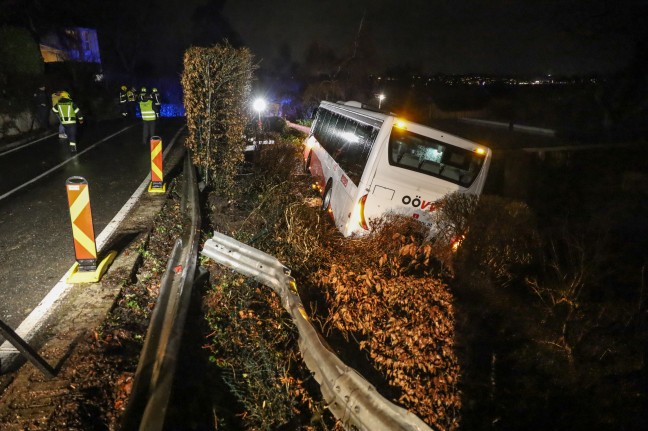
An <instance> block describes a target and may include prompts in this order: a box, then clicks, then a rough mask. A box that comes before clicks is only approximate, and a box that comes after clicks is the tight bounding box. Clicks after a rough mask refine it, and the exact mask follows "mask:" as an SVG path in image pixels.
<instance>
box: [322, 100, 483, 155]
mask: <svg viewBox="0 0 648 431" xmlns="http://www.w3.org/2000/svg"><path fill="white" fill-rule="evenodd" d="M358 105H359V106H361V107H358ZM320 106H321V107H324V108H326V109H328V110H330V111H332V112H337V113H339V114H341V115H344V116H346V117H350V118H353V119H355V120H357V121H360V122H362V123H365V124H369V125H371V126H374V127H378V128H380V127H381V126H382V124H383V123H384V122H385V120H387V119H388V118H390V117H391V118H394V119H398V116H397V115H396V114H395V113H393V112H384V111H379V110H376V109H375V108H370V107H368V106H367V105H364V104H362V103H360V102H356V101H349V102H337V103H336V102H328V101H326V100H323V101H322V102H321V103H320ZM399 120H402V121H404V122H405V125H406V126H407V127H406V128H407V129H418V130H420V131H425V132H423V134H426V135H427V134H430V135H431V136H432V137H434V138H436V139H442V140H445V139H448V138H450V139H451V140H452V143H454V145H459V146H461V147H463V148H471V149H472V148H475V147H482V148H484V149H486V148H487V147H486V146H484V145H482V144H480V143H477V142H474V141H471V140H468V139H466V138H462V137H460V136H456V135H453V134H451V133H447V132H444V131H442V130H438V129H435V128H433V127H430V126H426V125H424V124H419V123H415V122H413V121H409V120H406V119H399ZM488 151H490V150H488Z"/></svg>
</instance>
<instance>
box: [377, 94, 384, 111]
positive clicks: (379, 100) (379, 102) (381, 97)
mask: <svg viewBox="0 0 648 431" xmlns="http://www.w3.org/2000/svg"><path fill="white" fill-rule="evenodd" d="M383 100H385V95H384V94H382V93H380V94H379V95H378V109H380V106H381V105H382V101H383Z"/></svg>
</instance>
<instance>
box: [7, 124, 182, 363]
mask: <svg viewBox="0 0 648 431" xmlns="http://www.w3.org/2000/svg"><path fill="white" fill-rule="evenodd" d="M129 127H132V126H129ZM127 128H128V127H127ZM127 128H126V129H127ZM126 129H123V130H121V131H119V132H117V133H115V134H113V135H111V136H109V137H108V138H105V139H104V140H106V139H109V138H111V137H113V136H115V135H116V134H119V133H121V132H123V131H124V130H126ZM182 130H184V127H181V128H180V129H179V130H178V132H176V134H175V135H174V136H173V138H172V140H171V144H170V145H169V146H168V147H167V148H166V149H165V150H164V153H163V156H164V157H166V156H167V154H168V153H169V151H170V150H171V148H172V147H173V146H174V145H175V143H176V140H177V138H178V136H179V135H180V132H182ZM104 140H102V141H99V142H97V143H96V144H94V145H93V147H94V146H95V145H98V144H99V143H101V142H103V141H104ZM90 148H92V147H89V148H87V149H86V150H84V151H83V152H81V153H79V154H78V155H80V154H82V153H84V152H85V151H87V150H89V149H90ZM149 182H150V174H149V175H147V176H146V177H145V178H144V180H143V181H142V183H141V184H140V185H139V187H138V188H137V190H135V192H134V193H133V194H132V195H131V197H130V198H129V199H128V200H127V201H126V203H125V204H124V206H123V207H122V208H121V209H120V210H119V212H118V213H117V214H116V215H115V217H113V219H112V220H111V221H110V222H109V223H108V224H107V225H106V227H105V228H104V229H103V230H102V231H101V233H100V234H99V236H98V237H97V238H96V245H97V251H98V252H99V253H100V252H101V251H102V249H103V247H104V246H105V245H106V243H107V242H108V239H110V237H111V236H112V234H113V233H114V232H115V231H116V230H117V228H118V227H119V224H120V223H121V222H122V221H123V220H124V219H125V218H126V215H127V214H128V212H129V211H130V210H131V209H132V208H133V207H134V206H135V204H136V203H137V201H138V199H139V198H140V196H141V195H142V193H144V190H146V189H147V188H148V183H149ZM71 271H72V268H70V269H69V270H68V271H67V272H66V273H65V275H63V277H61V279H60V280H59V281H58V282H57V283H56V284H55V285H54V287H53V288H52V290H50V292H49V293H48V294H47V295H46V296H45V298H43V300H42V301H41V302H40V303H39V304H38V305H37V306H36V308H34V309H33V310H32V312H31V313H30V314H29V316H27V317H26V318H25V320H23V321H22V323H21V324H20V325H19V326H18V328H17V329H16V330H15V332H16V334H17V335H18V336H19V337H21V338H22V339H23V340H25V341H26V342H29V341H30V340H31V339H32V338H33V337H34V335H36V333H37V332H38V330H39V329H40V327H41V326H42V325H43V323H44V322H45V320H46V319H47V318H48V317H49V316H50V315H51V314H52V312H53V311H54V309H55V307H56V306H57V305H58V304H57V302H60V301H61V300H62V299H63V298H65V296H66V295H67V294H68V293H69V291H70V289H71V288H72V286H73V285H72V284H68V283H67V282H66V280H67V277H68V275H69V274H70V272H71ZM18 354H19V352H18V350H17V349H16V348H15V347H14V346H13V345H12V344H11V343H9V342H8V341H5V342H4V343H3V344H2V346H0V372H5V371H7V370H6V369H5V364H9V365H8V366H10V364H11V362H13V360H14V359H15V358H16V355H18Z"/></svg>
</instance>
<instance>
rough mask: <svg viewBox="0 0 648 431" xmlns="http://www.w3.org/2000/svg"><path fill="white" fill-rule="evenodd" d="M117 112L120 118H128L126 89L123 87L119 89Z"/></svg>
mask: <svg viewBox="0 0 648 431" xmlns="http://www.w3.org/2000/svg"><path fill="white" fill-rule="evenodd" d="M119 112H120V113H121V116H122V118H126V117H128V88H127V87H126V86H125V85H122V86H121V88H120V89H119Z"/></svg>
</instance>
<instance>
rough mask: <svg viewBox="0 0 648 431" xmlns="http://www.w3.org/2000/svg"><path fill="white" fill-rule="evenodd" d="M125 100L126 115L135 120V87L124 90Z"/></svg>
mask: <svg viewBox="0 0 648 431" xmlns="http://www.w3.org/2000/svg"><path fill="white" fill-rule="evenodd" d="M126 99H128V115H130V116H131V117H132V118H135V111H136V110H137V108H136V105H137V97H135V87H131V88H130V90H126Z"/></svg>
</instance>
